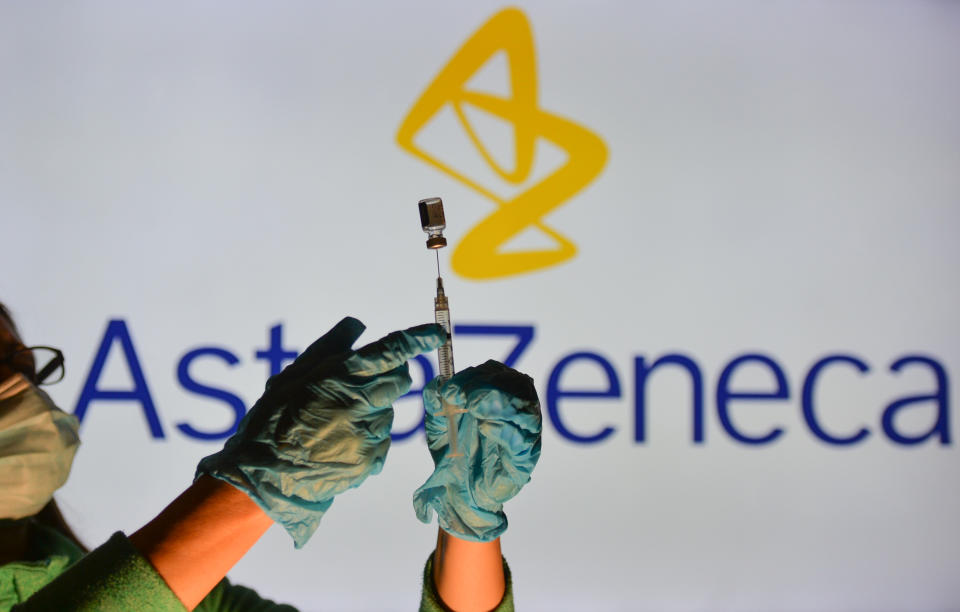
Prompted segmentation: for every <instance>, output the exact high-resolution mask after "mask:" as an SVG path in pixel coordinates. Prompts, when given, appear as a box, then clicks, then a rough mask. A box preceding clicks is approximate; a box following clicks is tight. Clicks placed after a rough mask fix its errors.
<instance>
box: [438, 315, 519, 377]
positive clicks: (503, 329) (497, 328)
mask: <svg viewBox="0 0 960 612" xmlns="http://www.w3.org/2000/svg"><path fill="white" fill-rule="evenodd" d="M533 331H534V328H533V325H454V326H453V333H454V334H463V335H476V336H515V337H516V338H517V343H516V345H514V347H513V350H511V351H510V352H509V353H508V354H507V356H506V357H505V358H504V360H503V365H505V366H508V367H511V368H512V367H514V364H515V363H517V361H518V360H519V359H520V355H522V354H523V352H524V351H525V350H526V349H527V347H528V346H530V343H531V342H533Z"/></svg>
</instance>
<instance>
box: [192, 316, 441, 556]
mask: <svg viewBox="0 0 960 612" xmlns="http://www.w3.org/2000/svg"><path fill="white" fill-rule="evenodd" d="M363 330H364V325H363V323H361V322H360V321H358V320H356V319H354V318H351V317H347V318H345V319H343V320H342V321H340V322H339V323H338V324H337V325H336V326H335V327H334V328H333V329H331V330H330V331H329V332H327V334H326V335H324V336H323V337H322V338H320V339H319V340H317V341H316V342H314V343H313V344H312V345H310V347H309V348H308V349H307V350H306V351H304V352H303V354H301V355H300V356H299V357H297V359H296V361H294V362H293V363H292V364H290V365H289V366H288V367H287V368H286V369H284V370H283V371H282V372H280V373H279V374H277V375H276V376H273V377H272V378H270V379H269V380H268V381H267V386H266V391H265V392H264V394H263V396H262V397H261V398H260V399H259V400H258V401H257V403H256V404H255V405H254V406H253V408H251V409H250V412H248V413H247V414H246V416H244V418H243V419H242V420H241V421H240V424H239V426H238V428H237V432H236V433H235V434H234V435H233V436H232V437H231V438H230V439H229V440H227V443H226V445H225V446H224V448H223V450H221V451H220V452H218V453H216V454H213V455H210V456H209V457H206V458H204V459H203V460H202V461H200V464H199V465H198V466H197V476H198V477H199V476H200V475H201V474H209V475H210V476H213V477H214V478H218V479H220V480H223V481H225V482H228V483H230V484H232V485H233V486H235V487H237V488H238V489H240V490H242V491H244V492H245V493H247V495H249V496H250V497H251V498H252V499H253V500H254V501H255V502H256V503H257V505H259V506H260V507H261V508H263V510H264V511H265V512H266V513H267V514H268V515H269V516H270V517H271V518H272V519H273V520H274V522H277V523H280V524H281V525H283V526H284V528H286V530H287V532H289V533H290V535H291V537H293V541H294V544H295V546H296V547H297V548H300V547H302V546H303V545H304V544H305V543H306V542H307V540H308V539H309V538H310V536H311V535H312V534H313V532H314V531H315V530H316V528H317V525H318V524H319V523H320V519H321V517H322V516H323V514H324V513H325V512H326V511H327V509H328V508H330V505H331V504H332V503H333V498H334V496H336V495H337V494H339V493H342V492H343V491H346V490H347V489H350V488H353V487H357V486H359V485H360V483H362V482H363V481H364V480H365V479H366V478H367V476H369V475H371V474H377V473H379V472H380V470H381V469H382V468H383V462H384V458H385V457H386V454H387V449H388V448H389V447H390V428H391V426H392V425H393V408H392V406H391V404H393V402H394V401H396V400H397V398H399V397H400V396H401V395H403V394H404V393H406V392H407V391H408V390H409V389H410V384H411V381H410V375H409V372H408V367H407V360H409V359H411V358H413V357H414V356H416V355H419V354H420V353H425V352H428V351H431V350H434V349H436V348H437V347H438V346H440V345H441V344H443V343H444V341H445V339H446V334H445V333H444V331H443V329H442V328H440V327H439V326H437V325H434V324H429V325H420V326H417V327H411V328H410V329H407V330H405V331H399V332H393V333H391V334H389V335H387V336H385V337H384V338H381V339H380V340H377V341H376V342H373V343H371V344H368V345H367V346H365V347H363V348H361V349H357V350H353V349H351V346H352V345H353V343H354V342H355V341H356V340H357V338H358V337H359V336H360V334H361V333H363Z"/></svg>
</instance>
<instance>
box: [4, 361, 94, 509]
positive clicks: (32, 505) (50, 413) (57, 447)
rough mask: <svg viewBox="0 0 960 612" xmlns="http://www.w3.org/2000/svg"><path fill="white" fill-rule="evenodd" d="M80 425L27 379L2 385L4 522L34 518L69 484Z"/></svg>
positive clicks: (19, 379) (16, 378)
mask: <svg viewBox="0 0 960 612" xmlns="http://www.w3.org/2000/svg"><path fill="white" fill-rule="evenodd" d="M79 427H80V423H79V422H78V421H77V419H76V417H74V416H72V415H69V414H67V413H65V412H63V411H62V410H60V409H59V408H57V407H56V405H55V404H54V403H53V401H52V400H51V399H50V396H48V395H47V394H46V393H44V392H43V391H41V390H40V389H38V388H37V387H35V386H34V385H33V384H31V383H30V381H28V380H27V379H26V378H24V376H23V375H22V374H18V375H17V376H13V377H11V378H8V379H7V380H5V381H2V382H0V518H7V519H18V518H23V517H25V516H33V515H34V514H36V513H37V512H39V511H40V509H41V508H43V507H44V506H45V505H46V504H47V502H48V501H50V498H52V497H53V492H54V491H56V490H57V489H59V488H60V487H61V486H62V485H63V483H65V482H66V481H67V476H69V475H70V466H71V465H72V464H73V456H74V454H75V453H76V452H77V446H78V445H79V444H80V438H79V436H78V431H79Z"/></svg>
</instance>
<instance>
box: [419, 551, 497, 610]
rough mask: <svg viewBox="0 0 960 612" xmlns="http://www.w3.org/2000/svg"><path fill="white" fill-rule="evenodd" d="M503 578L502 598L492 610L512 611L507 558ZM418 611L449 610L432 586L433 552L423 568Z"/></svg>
mask: <svg viewBox="0 0 960 612" xmlns="http://www.w3.org/2000/svg"><path fill="white" fill-rule="evenodd" d="M503 578H504V581H505V582H506V589H505V590H504V592H503V599H501V600H500V604H499V605H498V606H497V607H496V608H494V609H493V611H492V612H514V611H513V577H512V576H511V575H510V567H509V566H508V565H507V560H506V559H504V560H503ZM420 612H449V608H447V607H446V606H445V605H443V601H442V600H441V599H440V596H439V595H437V592H436V591H435V590H434V587H433V553H431V554H430V557H429V558H428V559H427V565H426V566H425V567H424V568H423V592H422V593H421V595H420Z"/></svg>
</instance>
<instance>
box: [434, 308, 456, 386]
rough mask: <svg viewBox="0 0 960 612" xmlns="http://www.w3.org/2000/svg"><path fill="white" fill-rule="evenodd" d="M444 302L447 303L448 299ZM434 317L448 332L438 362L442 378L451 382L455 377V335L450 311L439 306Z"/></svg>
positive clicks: (439, 349)
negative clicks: (452, 377)
mask: <svg viewBox="0 0 960 612" xmlns="http://www.w3.org/2000/svg"><path fill="white" fill-rule="evenodd" d="M443 301H444V302H446V299H444V300H443ZM433 316H434V320H435V321H436V322H437V325H439V326H440V327H442V328H443V331H445V332H447V341H446V342H444V343H443V346H441V347H440V348H438V349H437V361H438V362H439V365H440V376H441V377H442V378H443V379H444V380H449V379H450V377H451V376H453V333H452V330H451V328H450V309H449V308H444V307H442V306H440V305H439V304H438V305H437V307H436V308H434V310H433Z"/></svg>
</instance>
